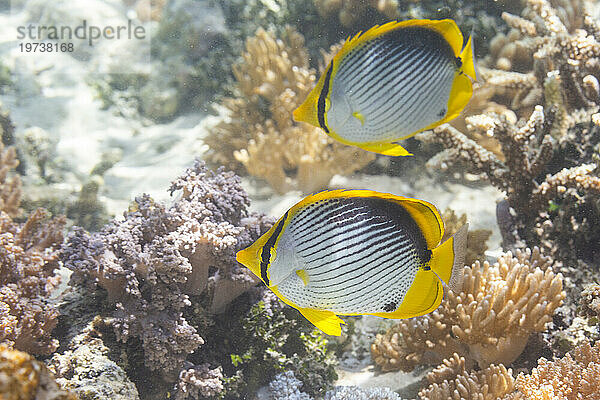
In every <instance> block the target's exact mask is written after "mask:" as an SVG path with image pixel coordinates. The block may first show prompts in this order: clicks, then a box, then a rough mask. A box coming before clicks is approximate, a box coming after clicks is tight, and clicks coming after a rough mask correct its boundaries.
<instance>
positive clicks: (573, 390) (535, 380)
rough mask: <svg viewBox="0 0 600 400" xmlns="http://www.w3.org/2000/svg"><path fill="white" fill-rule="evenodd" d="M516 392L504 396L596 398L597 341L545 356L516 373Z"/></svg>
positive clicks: (599, 377) (599, 375) (599, 383)
mask: <svg viewBox="0 0 600 400" xmlns="http://www.w3.org/2000/svg"><path fill="white" fill-rule="evenodd" d="M515 386H516V389H517V392H516V393H513V394H509V395H507V396H505V397H504V398H503V399H504V400H525V399H529V400H538V399H539V400H543V399H565V400H575V399H588V400H598V399H600V392H599V391H598V388H599V387H600V342H596V345H595V346H593V347H592V346H591V345H590V343H589V342H586V343H584V344H582V345H580V346H578V347H577V348H575V349H574V350H572V351H570V352H569V353H568V354H567V355H566V356H565V357H563V358H561V359H558V360H556V361H548V360H546V359H545V358H540V359H539V360H538V366H537V367H536V368H534V369H533V371H531V374H530V375H525V374H520V375H519V376H518V377H517V380H516V383H515Z"/></svg>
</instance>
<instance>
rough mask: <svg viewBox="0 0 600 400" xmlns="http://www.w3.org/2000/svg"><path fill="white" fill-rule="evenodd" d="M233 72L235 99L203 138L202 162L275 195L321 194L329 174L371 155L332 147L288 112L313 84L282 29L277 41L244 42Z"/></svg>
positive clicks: (295, 44) (304, 58) (297, 44)
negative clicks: (241, 175) (262, 184)
mask: <svg viewBox="0 0 600 400" xmlns="http://www.w3.org/2000/svg"><path fill="white" fill-rule="evenodd" d="M242 58H243V62H242V63H240V64H238V65H236V66H234V68H233V73H234V75H235V77H236V79H237V82H238V85H237V90H238V96H237V97H235V98H229V99H226V100H225V101H224V102H223V106H224V108H225V109H226V110H227V114H228V116H227V117H226V119H225V120H224V121H222V122H220V123H219V124H217V125H216V126H215V127H213V128H212V129H211V131H210V133H209V135H208V136H207V137H206V138H205V142H206V144H208V146H209V147H210V149H211V150H210V152H209V154H208V159H209V160H210V161H212V162H213V163H215V164H218V165H226V166H228V167H229V168H232V169H239V167H240V165H243V166H244V167H245V169H246V170H247V171H248V172H249V173H250V174H251V175H254V176H256V177H260V178H262V179H265V180H266V181H267V182H269V184H270V185H271V186H272V187H273V188H274V189H275V190H276V191H277V192H279V193H285V192H286V191H288V190H291V189H294V188H297V189H300V190H302V191H304V192H313V191H316V190H318V189H322V188H325V187H326V186H327V184H328V183H329V180H330V179H331V177H332V176H333V175H335V174H348V173H351V172H353V171H356V170H358V169H360V168H361V167H363V166H364V165H366V164H367V163H369V162H370V161H371V160H373V159H374V155H373V154H371V153H368V152H364V151H361V150H360V149H357V148H354V147H349V146H345V145H343V144H341V143H338V142H336V141H335V140H333V139H331V138H330V137H329V136H327V135H326V134H325V133H324V132H322V131H321V130H320V129H319V128H315V127H313V126H310V125H308V124H305V123H296V122H294V121H293V120H292V117H291V115H292V112H293V111H294V109H295V108H297V107H298V106H299V105H300V104H301V102H302V101H304V99H305V98H306V96H307V94H308V92H309V91H310V90H311V89H312V87H313V86H314V84H315V81H316V76H315V71H314V70H313V69H311V68H309V64H308V60H309V58H308V53H307V51H306V49H305V47H304V39H303V37H302V35H300V34H299V33H298V32H296V31H294V30H293V29H291V28H288V29H287V31H286V35H285V37H284V39H283V40H279V39H276V38H274V37H273V35H272V34H271V33H268V32H266V31H264V30H262V29H259V30H258V32H257V33H256V36H254V37H252V38H248V39H247V41H246V52H245V53H244V54H243V55H242Z"/></svg>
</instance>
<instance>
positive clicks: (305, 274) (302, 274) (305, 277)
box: [296, 269, 308, 286]
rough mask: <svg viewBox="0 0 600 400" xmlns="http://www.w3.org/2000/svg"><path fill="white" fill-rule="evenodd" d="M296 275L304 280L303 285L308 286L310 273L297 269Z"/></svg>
mask: <svg viewBox="0 0 600 400" xmlns="http://www.w3.org/2000/svg"><path fill="white" fill-rule="evenodd" d="M296 275H298V276H299V277H300V279H302V283H304V286H306V285H308V272H306V270H305V269H297V270H296Z"/></svg>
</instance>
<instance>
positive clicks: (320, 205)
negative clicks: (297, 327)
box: [236, 190, 467, 336]
mask: <svg viewBox="0 0 600 400" xmlns="http://www.w3.org/2000/svg"><path fill="white" fill-rule="evenodd" d="M443 234H444V224H443V221H442V219H441V217H440V214H439V212H438V210H437V209H436V208H435V206H433V205H432V204H430V203H428V202H426V201H423V200H417V199H411V198H406V197H401V196H396V195H393V194H387V193H379V192H374V191H370V190H333V191H324V192H320V193H317V194H313V195H310V196H308V197H306V198H305V199H303V200H302V201H300V202H299V203H297V204H296V205H294V206H293V207H292V208H290V209H289V210H288V211H287V212H286V213H285V214H284V215H283V216H282V217H281V218H280V219H279V220H278V221H277V223H275V224H274V225H273V227H271V229H270V230H269V231H268V232H266V233H265V234H264V235H263V236H261V237H260V238H259V239H258V240H257V241H256V242H254V243H253V244H252V245H250V247H248V248H246V249H244V250H241V251H239V252H238V253H237V257H236V258H237V260H238V261H239V262H240V263H241V264H243V265H245V266H246V267H248V268H249V269H250V270H251V271H252V272H253V273H254V274H255V275H256V276H257V277H258V278H260V279H261V280H262V281H263V282H264V283H265V285H266V286H267V287H268V288H269V289H271V290H272V291H273V292H274V293H275V294H276V295H277V296H278V297H279V298H280V299H281V300H282V301H283V302H285V303H286V304H288V305H290V306H292V307H294V308H296V309H298V311H300V313H301V314H302V315H304V317H306V319H308V320H309V321H310V322H311V323H313V324H314V325H315V326H316V327H317V328H319V329H321V330H322V331H323V332H325V333H326V334H329V335H337V336H339V335H340V334H341V324H344V323H345V322H344V321H343V320H342V319H341V318H339V317H338V315H362V314H370V315H376V316H379V317H383V318H411V317H415V316H419V315H424V314H427V313H429V312H431V311H433V310H435V309H436V308H437V307H438V306H439V305H440V303H441V301H442V296H443V294H444V285H443V284H442V282H444V283H445V284H446V285H447V287H449V288H450V289H457V288H460V287H461V286H462V274H463V268H464V264H463V261H464V255H465V249H466V238H467V225H464V226H463V227H462V228H461V229H459V230H458V232H457V233H455V234H454V236H452V237H450V238H449V239H448V240H446V241H445V242H444V243H441V244H440V241H441V238H442V236H443Z"/></svg>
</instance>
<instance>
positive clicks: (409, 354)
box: [371, 249, 565, 371]
mask: <svg viewBox="0 0 600 400" xmlns="http://www.w3.org/2000/svg"><path fill="white" fill-rule="evenodd" d="M549 264H550V260H549V259H548V258H547V257H543V256H542V255H541V254H540V253H539V250H538V249H534V250H533V251H530V250H526V251H524V252H521V251H517V253H516V254H515V255H514V256H513V255H512V253H511V252H508V253H505V254H504V255H502V256H501V257H499V259H498V261H497V262H496V263H495V264H494V265H490V264H489V263H488V262H487V261H486V262H484V263H483V265H482V264H480V263H479V262H478V261H477V262H475V263H474V264H473V265H472V266H471V267H465V277H464V281H463V286H462V290H461V292H460V293H455V292H452V291H447V292H446V293H445V295H444V296H445V298H444V300H443V301H442V305H441V306H440V307H439V308H438V309H437V310H435V311H434V312H432V313H430V314H428V315H424V316H422V317H417V318H412V319H408V320H402V321H401V322H399V323H398V324H396V325H395V326H393V327H392V328H391V329H390V330H389V331H388V332H387V333H386V334H385V335H378V336H377V338H376V340H375V342H374V343H373V344H372V346H371V353H372V357H373V359H374V360H375V362H376V363H377V364H379V365H380V366H381V367H382V369H384V370H396V369H402V370H405V371H409V370H412V369H413V368H414V367H415V366H416V365H418V364H422V363H428V364H435V363H438V362H440V361H441V360H442V359H443V358H446V357H450V356H451V355H452V354H453V353H455V352H456V353H458V354H459V355H461V356H463V357H465V358H466V362H467V365H468V366H469V367H470V366H471V365H472V364H473V362H477V364H478V365H479V367H480V368H485V367H487V366H488V365H490V364H492V363H493V364H500V363H502V364H505V365H508V364H510V363H511V362H512V361H514V360H515V359H516V358H517V357H518V356H519V354H521V352H522V351H523V349H524V347H525V345H526V343H527V340H528V338H529V336H530V335H531V333H533V332H540V331H543V330H544V329H545V328H546V324H547V323H548V322H550V321H551V320H552V315H553V314H554V311H555V310H556V308H557V307H558V306H560V305H561V303H562V301H563V299H564V297H565V293H564V292H563V291H562V276H561V275H560V274H558V275H556V274H554V272H553V271H552V268H551V267H550V266H549Z"/></svg>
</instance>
